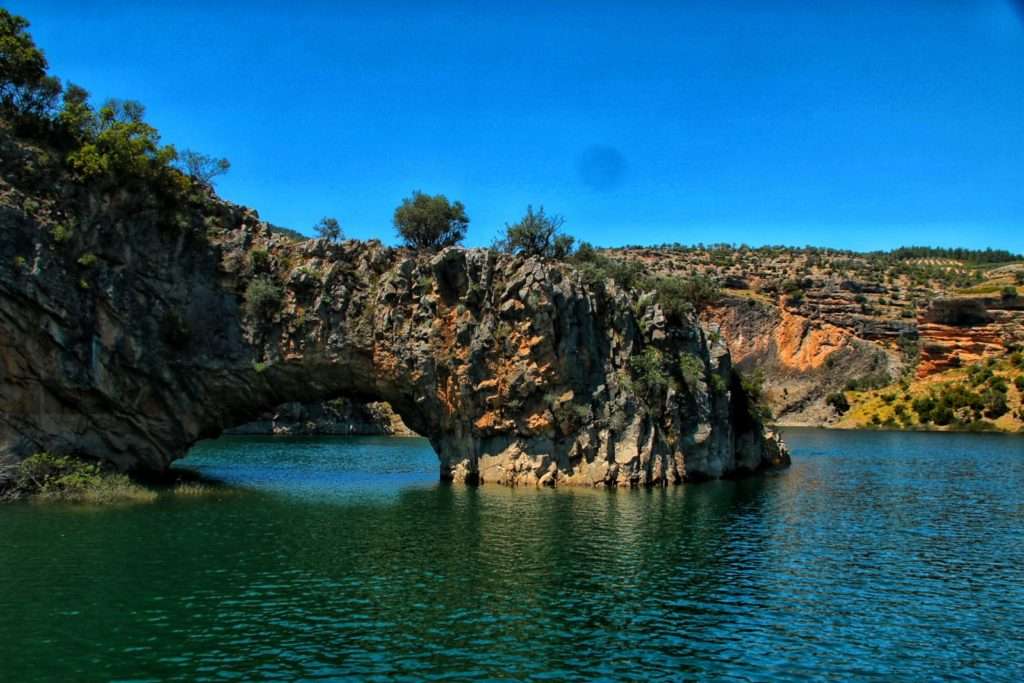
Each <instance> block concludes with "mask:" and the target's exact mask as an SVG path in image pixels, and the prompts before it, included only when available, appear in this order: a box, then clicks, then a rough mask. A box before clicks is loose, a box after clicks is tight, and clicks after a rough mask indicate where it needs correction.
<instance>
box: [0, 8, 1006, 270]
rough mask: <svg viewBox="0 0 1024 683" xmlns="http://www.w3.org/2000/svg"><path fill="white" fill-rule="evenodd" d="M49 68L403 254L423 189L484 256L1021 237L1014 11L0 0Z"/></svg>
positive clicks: (242, 181) (311, 213)
mask: <svg viewBox="0 0 1024 683" xmlns="http://www.w3.org/2000/svg"><path fill="white" fill-rule="evenodd" d="M4 4H5V6H6V7H7V8H8V9H10V10H11V11H13V12H15V13H18V14H23V15H25V16H27V17H28V18H29V20H30V21H31V22H32V29H31V31H32V33H33V35H34V37H35V39H36V41H37V43H39V44H40V45H41V46H42V47H43V48H44V49H45V51H46V54H47V56H48V58H49V60H50V64H51V70H52V71H53V72H54V73H56V74H57V75H59V76H61V77H63V78H66V79H70V80H72V81H75V82H77V83H79V84H81V85H83V86H85V87H86V88H88V89H89V90H90V91H91V92H93V94H94V95H95V97H96V98H97V99H102V98H106V97H111V96H117V97H122V98H132V99H138V100H140V101H142V102H143V103H144V104H145V105H146V106H147V108H148V112H149V115H148V116H149V119H150V120H151V121H152V122H153V123H154V124H155V125H156V126H157V127H158V128H159V129H160V130H161V132H162V133H163V137H164V140H165V141H166V142H170V143H173V144H175V145H176V146H177V147H179V148H193V149H197V150H200V151H204V152H207V153H211V154H215V155H218V156H225V157H228V158H229V159H230V160H231V162H232V164H233V167H232V170H231V173H230V174H229V175H228V176H226V177H224V178H223V179H221V180H220V181H219V183H218V188H219V190H220V192H221V194H222V195H223V196H225V197H226V198H228V199H230V200H232V201H236V202H239V203H243V204H247V205H250V206H252V207H254V208H256V209H257V210H258V211H259V212H260V214H261V215H262V216H263V217H264V218H265V219H267V220H270V221H272V222H274V223H276V224H279V225H284V226H287V227H292V228H295V229H299V230H303V231H308V230H309V229H310V226H312V225H313V223H315V222H316V220H317V219H319V218H320V217H321V216H323V215H333V216H336V217H337V218H338V219H339V220H340V221H341V223H342V227H343V228H344V229H345V231H346V233H347V234H348V235H349V236H352V237H359V238H370V237H379V238H381V239H383V240H384V241H386V242H393V241H394V239H395V238H394V231H393V228H392V227H391V216H392V213H393V210H394V207H395V206H396V205H397V204H398V202H399V201H400V200H401V198H402V197H404V196H406V195H408V194H409V193H410V191H411V190H413V189H421V190H423V191H426V192H430V193H444V194H446V195H448V196H449V198H453V199H460V200H462V201H463V202H464V203H465V204H466V208H467V211H468V213H469V215H470V217H471V219H472V222H471V224H470V230H469V237H468V239H467V244H470V245H483V244H489V243H490V242H491V240H492V239H493V237H494V236H495V235H496V234H497V232H498V230H499V229H500V228H501V227H502V225H503V224H504V223H505V222H507V221H513V220H515V219H516V218H518V216H519V215H520V214H521V213H522V212H523V211H524V209H525V207H526V205H527V204H528V203H532V204H533V205H534V206H537V205H544V206H545V208H546V209H547V211H548V212H549V213H552V212H554V213H561V214H563V215H564V216H565V218H566V220H567V222H566V226H565V228H566V230H567V231H568V232H570V233H572V234H574V235H576V236H577V237H579V238H583V239H586V240H589V241H591V242H594V243H596V244H600V245H609V246H612V245H621V244H628V243H660V242H675V241H679V242H684V243H695V242H706V243H709V242H735V243H742V242H746V243H749V244H753V245H758V244H766V243H770V244H775V243H785V244H795V245H803V244H816V245H824V246H837V247H848V248H855V249H875V248H890V247H895V246H898V245H900V244H933V245H942V246H970V247H985V246H992V247H997V248H1006V249H1011V250H1013V251H1016V252H1024V11H1020V10H1021V8H1020V5H1019V4H1013V2H1012V1H1011V0H931V1H928V0H885V1H884V2H883V1H878V2H871V1H870V0H861V1H857V2H851V1H849V0H844V1H842V2H828V1H827V0H817V1H815V2H787V1H786V0H774V1H772V2H766V1H764V0H749V1H745V2H743V1H735V2H728V1H721V2H706V3H697V2H692V3H690V2H683V1H682V0H679V1H676V2H644V1H642V0H629V1H628V2H627V1H623V2H615V3H611V2H601V1H600V0H588V1H587V2H576V3H573V2H557V3H556V2H540V3H536V4H533V3H530V2H521V1H518V0H516V1H512V2H467V3H457V2H446V3H440V2H427V1H420V2H322V3H317V2H311V1H306V0H293V1H292V2H274V3H270V2H267V3H262V2H256V1H253V2H234V3H231V2H213V1H211V2H191V1H190V0H179V1H176V2H148V1H146V0H133V1H131V2H120V1H107V2H88V1H86V0H75V1H70V2H55V1H51V0H16V1H13V2H6V3H4Z"/></svg>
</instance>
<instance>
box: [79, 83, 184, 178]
mask: <svg viewBox="0 0 1024 683" xmlns="http://www.w3.org/2000/svg"><path fill="white" fill-rule="evenodd" d="M144 115H145V107H143V106H142V104H140V103H139V102H135V101H133V100H126V101H121V100H109V101H108V102H107V103H106V104H104V105H103V106H102V107H101V108H100V110H99V112H98V113H97V115H96V117H95V121H94V123H93V126H92V127H94V129H95V137H94V138H92V139H91V140H90V141H89V142H86V143H85V144H83V145H82V146H81V147H80V148H79V149H77V150H75V151H73V152H72V153H71V154H70V155H69V156H68V161H69V162H70V163H71V166H72V167H73V168H74V169H75V170H76V171H78V172H79V174H81V175H82V176H85V177H90V176H98V175H103V174H107V173H112V174H114V175H116V176H118V177H120V178H131V179H144V178H152V177H154V176H157V175H160V174H162V173H163V172H165V171H166V170H168V169H169V168H170V164H171V163H172V162H174V161H175V160H176V159H177V157H178V154H177V152H176V151H175V149H174V147H172V146H170V145H166V146H161V145H160V134H159V133H158V132H157V130H156V128H153V126H151V125H149V124H148V123H146V122H145V121H144V120H143V117H144ZM178 177H181V176H180V174H179V175H178Z"/></svg>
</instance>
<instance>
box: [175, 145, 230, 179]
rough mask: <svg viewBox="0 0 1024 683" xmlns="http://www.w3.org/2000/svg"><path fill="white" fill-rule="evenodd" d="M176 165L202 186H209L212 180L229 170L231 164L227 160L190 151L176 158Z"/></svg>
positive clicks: (187, 150)
mask: <svg viewBox="0 0 1024 683" xmlns="http://www.w3.org/2000/svg"><path fill="white" fill-rule="evenodd" d="M178 164H179V165H180V166H181V170H183V171H184V172H185V173H187V174H188V175H189V176H191V177H192V178H193V179H195V180H198V181H199V182H200V183H202V184H203V185H211V184H212V181H213V179H214V178H216V177H217V176H219V175H224V174H225V173H227V172H228V171H229V170H231V162H230V161H228V160H227V159H217V158H216V157H212V156H210V155H209V154H203V153H201V152H196V151H193V150H191V149H186V150H185V151H184V152H182V153H181V154H180V155H179V156H178Z"/></svg>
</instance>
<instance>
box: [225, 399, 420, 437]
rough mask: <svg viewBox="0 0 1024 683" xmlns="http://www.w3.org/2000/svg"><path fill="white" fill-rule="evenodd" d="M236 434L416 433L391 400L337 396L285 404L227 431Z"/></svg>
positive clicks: (331, 434)
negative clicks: (328, 399) (311, 401)
mask: <svg viewBox="0 0 1024 683" xmlns="http://www.w3.org/2000/svg"><path fill="white" fill-rule="evenodd" d="M225 433H226V434H233V435H274V436H349V435H360V436H380V435H388V436H415V435H416V433H415V432H414V431H412V430H411V429H409V428H408V427H406V426H405V423H404V422H402V418H401V417H399V416H398V415H396V414H395V411H393V410H392V409H391V406H389V405H388V404H387V403H383V402H380V401H377V402H370V403H363V402H361V401H353V400H351V399H347V398H336V399H334V400H332V401H324V402H322V403H285V404H284V405H282V406H277V407H276V408H274V410H271V411H268V412H266V413H264V414H263V415H260V416H259V418H257V419H256V420H253V421H252V422H247V423H245V424H244V425H241V426H238V427H234V428H232V429H228V430H225Z"/></svg>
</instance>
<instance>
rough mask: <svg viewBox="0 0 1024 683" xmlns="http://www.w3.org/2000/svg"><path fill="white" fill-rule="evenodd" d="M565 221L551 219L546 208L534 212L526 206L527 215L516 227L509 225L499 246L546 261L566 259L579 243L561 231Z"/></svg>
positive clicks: (558, 217) (511, 252) (559, 218)
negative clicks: (549, 259) (546, 259)
mask: <svg viewBox="0 0 1024 683" xmlns="http://www.w3.org/2000/svg"><path fill="white" fill-rule="evenodd" d="M564 224H565V219H564V218H562V217H561V216H558V215H554V216H548V215H547V214H545V213H544V207H543V206H542V207H540V209H539V210H538V211H536V212H534V210H533V207H532V206H527V207H526V215H525V216H523V217H522V219H521V220H520V221H519V222H518V223H516V224H515V225H508V224H507V223H506V224H505V237H504V239H501V240H498V242H497V243H496V245H495V246H496V247H497V248H498V249H499V250H501V251H505V252H508V253H510V254H525V255H526V256H540V257H543V258H554V259H564V258H566V257H568V256H569V255H570V254H571V253H572V247H573V243H574V242H575V240H574V239H573V238H572V237H571V236H570V235H566V234H563V233H562V232H561V228H562V225H564Z"/></svg>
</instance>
